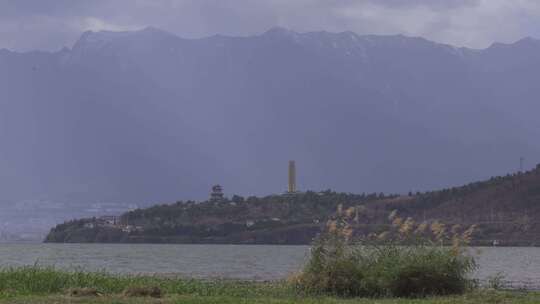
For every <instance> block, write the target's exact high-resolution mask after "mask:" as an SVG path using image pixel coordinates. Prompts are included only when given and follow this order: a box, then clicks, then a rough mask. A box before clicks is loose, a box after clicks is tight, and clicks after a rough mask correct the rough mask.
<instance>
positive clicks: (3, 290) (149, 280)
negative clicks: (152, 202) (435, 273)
mask: <svg viewBox="0 0 540 304" xmlns="http://www.w3.org/2000/svg"><path fill="white" fill-rule="evenodd" d="M143 286H146V287H148V286H157V287H159V288H160V289H161V290H162V291H163V292H164V293H165V296H164V297H163V298H161V299H151V298H128V297H125V296H123V295H122V292H123V291H124V290H125V289H126V288H128V287H143ZM84 287H90V288H96V289H97V290H98V291H99V292H100V293H101V295H100V296H97V297H80V298H79V297H71V296H68V295H67V290H69V289H70V288H84ZM0 303H14V304H17V303H20V304H22V303H25V304H26V303H29V304H33V303H43V304H53V303H118V304H121V303H141V304H148V303H162V304H168V303H216V304H217V303H219V304H227V303H230V304H233V303H234V304H236V303H255V304H257V303H260V304H262V303H268V304H286V303H305V304H312V303H313V304H315V303H320V304H325V303H328V304H352V303H358V304H368V303H378V304H435V303H437V304H451V303H452V304H454V303H455V304H469V303H470V304H473V303H474V304H476V303H498V304H514V303H515V304H533V303H535V304H536V303H540V293H536V292H509V291H506V292H500V291H476V292H472V293H467V294H465V295H461V296H449V297H432V298H425V299H390V298H388V299H385V298H375V299H369V298H348V299H343V298H337V297H316V296H301V295H298V294H297V293H296V292H295V290H294V289H292V288H290V287H288V285H287V284H285V283H281V282H263V283H257V282H241V281H227V280H223V281H203V280H192V279H182V278H164V277H157V276H119V275H111V274H107V273H89V272H82V271H71V272H67V271H61V270H57V269H54V268H42V267H24V268H8V269H1V270H0Z"/></svg>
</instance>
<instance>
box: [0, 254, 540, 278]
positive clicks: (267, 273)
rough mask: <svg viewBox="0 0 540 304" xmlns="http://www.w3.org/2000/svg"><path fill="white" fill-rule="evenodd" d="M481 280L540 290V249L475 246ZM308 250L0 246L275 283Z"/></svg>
mask: <svg viewBox="0 0 540 304" xmlns="http://www.w3.org/2000/svg"><path fill="white" fill-rule="evenodd" d="M473 251H474V252H475V253H474V254H475V255H477V258H478V263H479V266H480V268H479V270H478V271H477V273H476V277H477V278H479V279H481V280H486V279H487V278H489V277H491V276H494V275H496V274H498V273H502V274H504V278H505V280H506V281H508V282H509V283H511V285H512V286H514V287H527V288H535V289H538V288H539V287H540V248H513V247H498V248H477V249H474V250H473ZM308 253H309V247H308V246H271V245H268V246H260V245H247V246H243V245H149V244H136V245H128V244H114V245H104V244H0V266H4V267H5V266H23V265H33V264H36V263H37V264H39V265H53V266H56V267H58V268H65V269H74V268H76V269H82V270H87V271H101V270H105V271H107V272H111V273H124V274H176V275H182V276H190V277H197V278H215V277H222V278H232V279H248V280H275V279H281V278H284V277H286V276H287V275H288V274H290V273H292V272H295V271H297V270H299V269H301V267H302V265H303V263H304V262H305V261H306V258H307V256H308Z"/></svg>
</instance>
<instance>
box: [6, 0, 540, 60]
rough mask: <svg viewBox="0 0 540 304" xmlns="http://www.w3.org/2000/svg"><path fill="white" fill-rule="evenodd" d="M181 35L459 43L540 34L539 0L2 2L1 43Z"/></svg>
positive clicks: (50, 44)
mask: <svg viewBox="0 0 540 304" xmlns="http://www.w3.org/2000/svg"><path fill="white" fill-rule="evenodd" d="M146 26H155V27H158V28H161V29H164V30H167V31H169V32H171V33H174V34H177V35H179V36H182V37H187V38H194V37H202V36H209V35H214V34H225V35H251V34H257V33H261V32H264V31H265V30H267V29H269V28H271V27H273V26H282V27H286V28H290V29H292V30H296V31H299V32H305V31H317V30H327V31H334V32H336V31H346V30H351V31H354V32H356V33H358V34H405V35H409V36H422V37H425V38H427V39H430V40H434V41H438V42H443V43H449V44H453V45H456V46H467V47H473V48H484V47H487V46H489V45H490V44H491V43H493V42H495V41H497V42H513V41H516V40H519V39H521V38H523V37H525V36H532V37H537V38H538V37H540V1H538V0H108V1H106V0H89V1H86V0H33V1H32V0H0V48H8V49H12V50H18V51H27V50H32V49H40V50H56V49H60V48H62V47H63V46H68V47H70V46H71V45H72V44H73V43H74V42H75V41H76V40H77V38H78V37H79V36H80V34H81V33H82V32H84V31H86V30H93V31H99V30H115V31H118V30H132V29H139V28H143V27H146Z"/></svg>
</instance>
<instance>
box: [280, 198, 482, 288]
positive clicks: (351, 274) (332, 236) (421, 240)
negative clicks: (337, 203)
mask: <svg viewBox="0 0 540 304" xmlns="http://www.w3.org/2000/svg"><path fill="white" fill-rule="evenodd" d="M388 220H389V225H388V226H387V229H386V230H384V231H382V232H380V233H372V234H369V235H367V236H366V235H363V236H356V237H355V231H354V224H353V220H352V212H342V210H341V208H338V212H337V214H336V217H335V218H334V219H332V220H330V221H329V222H328V223H327V226H326V229H325V231H324V232H323V233H322V234H321V235H320V236H319V237H318V238H317V239H316V240H315V242H314V244H313V246H312V248H311V256H310V259H309V261H308V262H307V264H306V266H305V268H304V269H303V271H302V272H301V273H299V274H297V275H295V276H293V277H291V279H290V280H289V282H290V283H291V285H292V286H294V287H295V288H296V289H297V290H299V291H301V292H306V293H310V294H313V293H315V294H330V295H337V296H350V297H352V296H370V297H386V296H390V297H425V296H433V295H437V296H438V295H449V294H462V293H464V292H466V291H467V290H470V289H472V288H474V287H475V285H476V284H475V281H474V280H472V279H471V278H470V275H471V274H472V272H473V271H474V270H475V268H476V263H475V260H474V258H473V257H471V256H469V255H468V254H467V250H466V248H467V246H468V244H469V242H470V241H471V237H472V234H473V232H474V229H475V226H470V227H466V228H464V227H460V226H457V225H454V226H452V227H451V228H450V229H448V228H447V225H445V224H444V223H442V222H439V221H433V222H422V223H417V222H415V221H414V220H413V219H412V218H401V217H399V216H398V215H397V212H392V213H391V214H390V215H389V217H388ZM444 244H451V245H450V246H444Z"/></svg>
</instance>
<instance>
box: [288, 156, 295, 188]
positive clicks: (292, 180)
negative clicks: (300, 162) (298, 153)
mask: <svg viewBox="0 0 540 304" xmlns="http://www.w3.org/2000/svg"><path fill="white" fill-rule="evenodd" d="M287 192H289V193H296V164H295V163H294V160H290V161H289V188H288V191H287Z"/></svg>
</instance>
